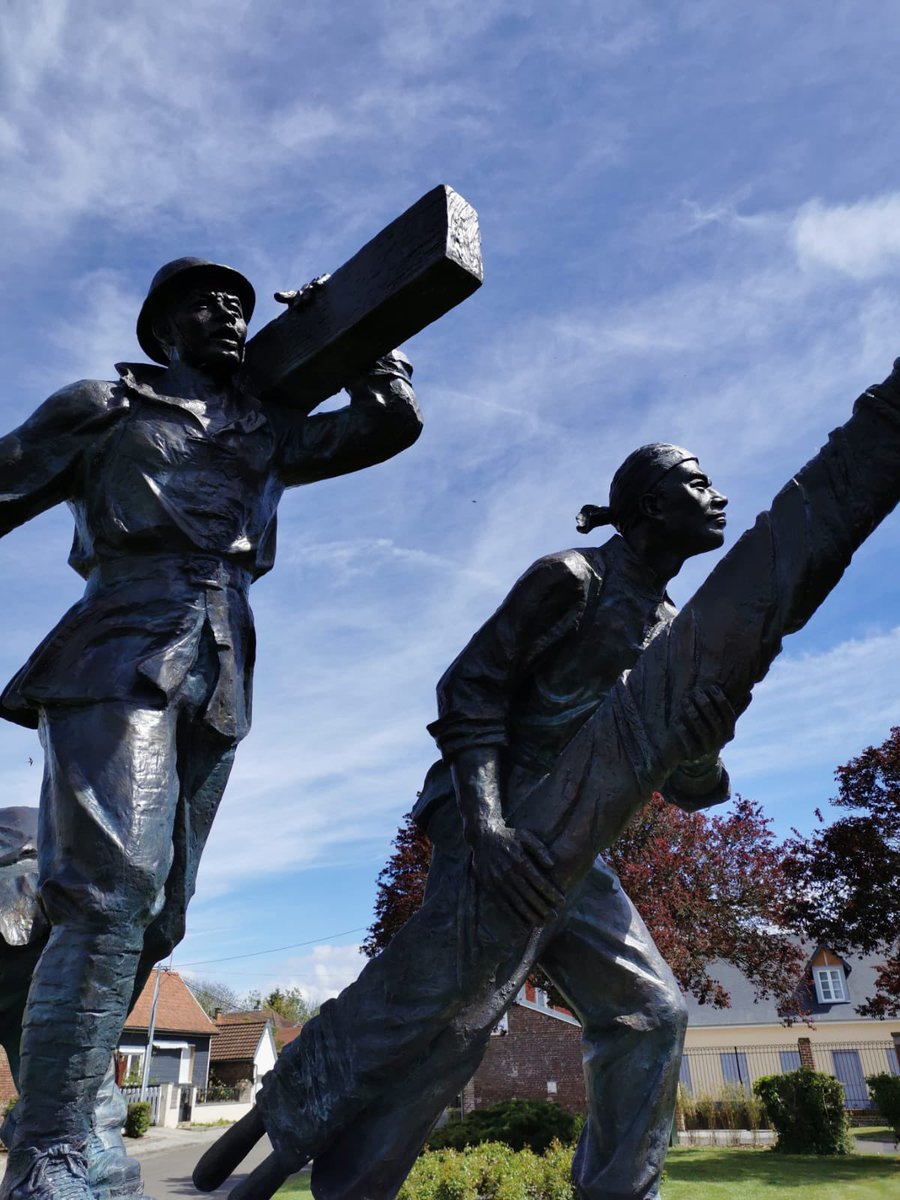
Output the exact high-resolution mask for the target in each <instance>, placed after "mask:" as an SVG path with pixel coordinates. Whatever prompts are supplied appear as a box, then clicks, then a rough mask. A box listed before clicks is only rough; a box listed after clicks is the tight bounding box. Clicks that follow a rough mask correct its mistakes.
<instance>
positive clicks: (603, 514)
mask: <svg viewBox="0 0 900 1200" xmlns="http://www.w3.org/2000/svg"><path fill="white" fill-rule="evenodd" d="M611 524H612V512H611V511H610V508H609V505H608V504H585V505H583V506H582V508H581V510H580V511H579V513H578V515H577V516H576V518H575V528H576V529H577V530H578V532H579V533H590V532H591V530H592V529H598V528H599V527H600V526H601V525H611Z"/></svg>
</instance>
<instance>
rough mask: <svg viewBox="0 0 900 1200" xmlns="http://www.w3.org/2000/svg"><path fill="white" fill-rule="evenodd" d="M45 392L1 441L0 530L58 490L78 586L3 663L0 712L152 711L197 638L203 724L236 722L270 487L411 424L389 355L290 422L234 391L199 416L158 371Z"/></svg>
mask: <svg viewBox="0 0 900 1200" xmlns="http://www.w3.org/2000/svg"><path fill="white" fill-rule="evenodd" d="M117 370H118V371H119V374H120V379H119V380H118V381H116V382H103V381H97V380H85V381H82V382H79V383H75V384H72V385H70V386H69V387H67V388H64V389H63V390H62V391H60V392H57V393H56V394H55V395H53V396H51V397H50V399H49V400H47V401H46V402H45V403H44V404H43V405H42V406H41V407H40V408H39V409H38V410H37V412H36V413H35V414H34V415H33V416H32V417H31V418H30V419H29V420H28V421H26V422H25V423H24V424H23V425H22V426H20V427H19V428H18V429H17V430H15V431H13V432H12V433H11V434H9V435H8V436H7V437H5V438H3V439H2V440H0V480H2V484H0V534H3V533H6V532H8V531H9V530H10V529H12V528H14V527H15V526H17V525H20V524H21V523H22V522H24V521H26V520H28V519H29V518H30V517H32V516H34V515H36V514H37V513H39V512H42V511H43V510H44V509H47V508H49V507H51V506H52V505H54V504H57V503H59V502H61V501H63V500H65V501H67V502H68V504H69V507H70V508H71V510H72V513H73V515H74V518H75V536H74V541H73V545H72V551H71V554H70V556H69V562H70V564H71V565H72V567H73V568H74V569H75V570H76V571H77V572H78V573H79V574H80V575H82V576H83V577H84V578H85V579H86V580H87V587H86V589H85V593H84V596H83V598H82V599H81V600H79V601H78V603H77V604H75V605H74V606H73V607H72V608H71V609H70V610H69V611H68V612H67V613H66V614H65V616H64V617H63V618H62V620H61V621H60V622H59V624H58V625H57V626H56V628H55V629H53V631H52V632H51V633H50V634H49V635H48V636H47V637H46V638H45V639H44V641H43V642H42V643H41V644H40V645H39V646H38V647H37V649H36V650H35V651H34V653H33V654H32V655H31V657H30V658H29V659H28V661H27V662H26V663H25V665H24V666H23V667H22V668H21V670H20V671H19V672H18V673H17V674H16V675H15V677H14V678H13V680H12V681H11V682H10V684H9V685H8V686H7V688H6V690H5V691H4V693H3V695H2V699H0V713H2V715H3V716H5V717H6V718H8V719H10V720H13V721H17V722H19V723H20V724H24V725H30V726H36V725H37V724H38V712H39V709H40V708H41V706H44V705H50V704H67V705H72V704H75V705H77V704H88V703H94V702H97V701H106V700H122V701H130V702H135V703H143V704H147V705H148V706H151V707H159V706H164V705H165V704H166V703H167V701H168V700H169V699H170V698H171V697H172V696H173V695H174V693H175V692H176V691H177V689H178V687H179V686H180V684H181V682H182V681H183V680H184V678H185V676H186V674H187V673H188V671H189V670H190V669H191V667H192V665H193V663H194V662H195V660H196V658H197V654H198V648H199V646H200V641H201V638H202V637H204V636H207V637H208V636H210V635H211V636H212V638H213V639H214V642H215V646H216V650H217V654H218V666H219V671H218V681H217V683H216V686H215V689H214V693H213V695H212V697H211V698H210V700H209V703H208V705H207V709H206V712H205V714H204V717H203V720H204V721H205V722H206V723H207V724H209V725H211V726H212V727H213V728H214V729H216V730H218V731H219V732H220V733H221V734H222V735H223V736H225V737H227V738H233V739H235V740H237V739H239V738H241V737H243V736H244V734H245V733H246V732H247V730H248V728H249V724H250V713H251V678H252V670H253V662H254V648H255V639H254V632H253V618H252V615H251V612H250V607H249V604H248V595H247V594H248V589H249V585H250V583H251V582H252V581H253V580H254V579H257V578H259V576H261V575H263V574H264V573H265V572H266V571H268V570H270V569H271V567H272V564H273V561H274V557H275V531H276V508H277V506H278V502H279V500H280V498H281V496H282V493H283V491H284V489H285V488H286V487H291V486H296V485H299V484H304V483H310V482H313V481H315V480H318V479H324V478H328V477H330V476H334V475H341V474H344V473H346V472H349V471H354V470H357V469H360V468H362V467H366V466H370V465H371V464H373V463H376V462H381V461H383V460H384V459H386V458H389V457H391V455H393V454H396V453H398V452H399V451H400V450H402V449H404V448H405V447H407V446H409V445H410V444H411V443H412V442H413V441H415V439H416V437H417V436H418V433H419V430H420V428H421V421H420V418H419V414H418V410H417V408H416V404H415V397H414V395H413V392H412V388H411V386H410V384H409V374H408V371H407V369H406V366H405V365H404V363H403V362H401V360H399V359H397V358H394V357H389V358H386V359H382V360H380V361H379V363H378V364H377V366H376V368H374V369H373V371H372V372H370V373H369V374H368V375H366V376H364V377H363V378H362V379H361V380H359V381H357V382H355V383H354V384H353V385H352V386H350V387H348V391H349V392H350V399H351V403H350V404H349V405H348V406H347V407H345V408H342V409H339V410H336V411H332V412H326V413H319V414H314V415H312V416H305V415H303V414H301V413H300V412H294V411H291V410H289V409H286V408H276V407H274V406H269V405H264V404H262V403H261V402H260V401H259V400H257V399H256V398H255V397H254V396H252V395H249V394H247V393H246V392H244V391H242V390H241V389H240V388H239V387H237V386H236V387H234V388H233V389H232V391H231V393H230V394H229V396H228V401H227V403H226V404H225V406H224V407H223V408H222V410H221V411H220V412H216V413H215V414H213V416H212V417H210V415H209V414H208V413H207V412H206V411H205V410H204V407H203V405H202V404H198V403H197V401H196V400H193V399H192V398H191V397H190V396H187V397H185V396H179V395H171V394H169V393H168V392H167V391H166V384H167V375H168V372H167V369H166V368H158V367H150V366H145V365H139V364H121V365H120V366H118V367H117Z"/></svg>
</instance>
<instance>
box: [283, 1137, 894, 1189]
mask: <svg viewBox="0 0 900 1200" xmlns="http://www.w3.org/2000/svg"><path fill="white" fill-rule="evenodd" d="M666 1170H667V1171H668V1173H669V1178H668V1182H667V1183H666V1184H665V1186H664V1187H663V1190H662V1200H897V1197H898V1195H900V1190H898V1189H900V1156H898V1157H867V1156H866V1157H864V1156H863V1155H853V1156H850V1157H847V1158H814V1157H805V1156H801V1155H789V1154H773V1153H772V1151H771V1150H752V1149H749V1148H732V1147H725V1146H710V1147H706V1146H704V1147H698V1146H676V1147H675V1148H674V1149H672V1150H670V1151H669V1157H668V1158H667V1160H666ZM278 1195H279V1196H281V1197H301V1196H310V1195H311V1193H310V1190H309V1173H308V1172H306V1173H304V1174H302V1175H300V1176H298V1177H297V1179H294V1180H291V1181H290V1182H289V1183H286V1184H285V1186H284V1187H283V1188H282V1189H281V1191H280V1192H279V1193H278Z"/></svg>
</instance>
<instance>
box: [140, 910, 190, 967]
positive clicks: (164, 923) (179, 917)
mask: <svg viewBox="0 0 900 1200" xmlns="http://www.w3.org/2000/svg"><path fill="white" fill-rule="evenodd" d="M186 932H187V924H186V921H185V915H184V913H168V912H163V913H162V914H161V915H160V916H159V917H157V919H156V920H155V921H154V922H153V924H152V925H151V926H150V928H149V929H148V930H147V933H146V935H145V937H144V955H145V957H148V958H152V959H153V962H155V963H156V962H162V960H163V959H164V958H168V957H169V955H170V954H171V953H172V951H173V950H174V949H175V947H176V946H177V945H178V944H179V942H181V941H182V939H183V938H184V935H185V933H186Z"/></svg>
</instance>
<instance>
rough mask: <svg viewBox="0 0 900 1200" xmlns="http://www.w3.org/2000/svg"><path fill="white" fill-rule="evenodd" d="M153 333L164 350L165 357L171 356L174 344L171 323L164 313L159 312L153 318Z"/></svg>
mask: <svg viewBox="0 0 900 1200" xmlns="http://www.w3.org/2000/svg"><path fill="white" fill-rule="evenodd" d="M153 334H154V337H155V338H156V340H157V341H158V342H159V344H160V345H161V346H162V348H163V350H165V352H166V357H167V358H171V357H172V350H173V347H174V345H175V342H174V339H173V337H172V324H171V322H170V321H169V318H168V317H167V316H166V314H165V313H161V314H160V315H159V316H158V317H155V318H154V320H153Z"/></svg>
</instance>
